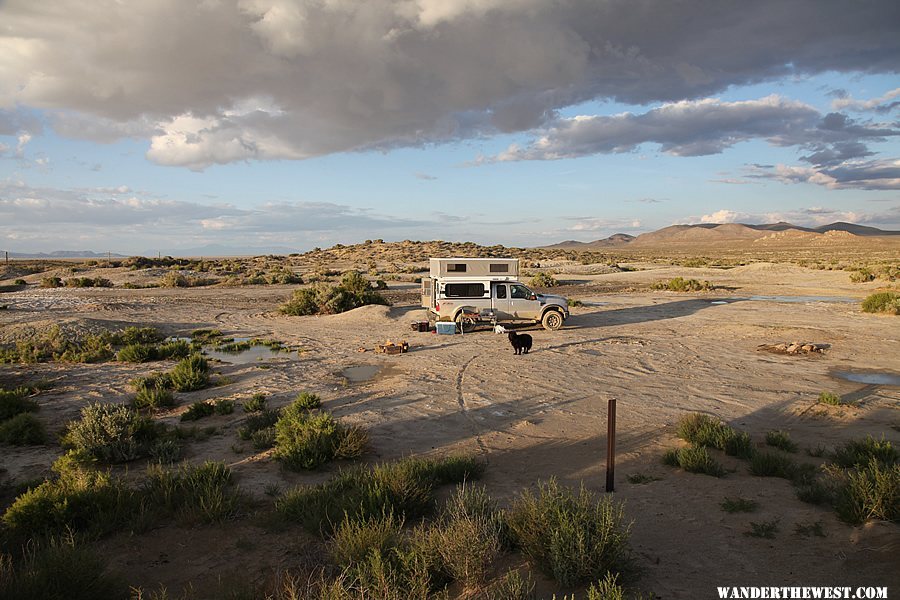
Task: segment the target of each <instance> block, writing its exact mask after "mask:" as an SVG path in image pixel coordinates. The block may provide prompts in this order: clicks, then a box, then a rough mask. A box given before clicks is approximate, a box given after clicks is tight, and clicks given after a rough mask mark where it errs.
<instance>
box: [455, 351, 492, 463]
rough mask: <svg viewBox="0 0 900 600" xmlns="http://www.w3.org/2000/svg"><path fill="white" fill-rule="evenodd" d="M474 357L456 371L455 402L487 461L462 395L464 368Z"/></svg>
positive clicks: (473, 421)
mask: <svg viewBox="0 0 900 600" xmlns="http://www.w3.org/2000/svg"><path fill="white" fill-rule="evenodd" d="M476 358H478V355H477V354H476V355H475V356H473V357H472V358H470V359H469V360H467V361H466V362H465V363H463V366H462V367H460V368H459V371H457V373H456V402H457V403H458V404H459V409H460V410H461V411H462V414H463V416H464V417H465V418H466V420H467V421H468V422H469V424H470V425H471V426H472V434H473V435H474V436H475V441H476V442H477V443H478V449H479V451H480V452H481V454H482V455H484V458H485V461H486V462H487V461H488V450H487V446H485V444H484V440H482V439H481V435H480V434H479V433H478V430H479V426H478V423H476V422H475V419H473V418H472V415H470V414H469V407H468V406H466V399H465V398H464V397H463V391H462V381H463V376H464V375H465V374H466V369H468V368H469V365H471V364H472V363H473V362H474V361H475V359H476Z"/></svg>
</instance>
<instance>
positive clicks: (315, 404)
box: [291, 392, 322, 410]
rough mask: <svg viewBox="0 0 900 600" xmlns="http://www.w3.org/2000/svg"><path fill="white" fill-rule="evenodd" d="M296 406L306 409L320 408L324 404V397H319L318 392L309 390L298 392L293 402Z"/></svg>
mask: <svg viewBox="0 0 900 600" xmlns="http://www.w3.org/2000/svg"><path fill="white" fill-rule="evenodd" d="M291 406H294V407H296V408H302V409H306V410H311V409H313V408H319V407H320V406H322V399H321V398H319V396H317V395H316V394H310V393H309V392H300V393H299V394H297V397H296V398H294V402H293V403H292V404H291Z"/></svg>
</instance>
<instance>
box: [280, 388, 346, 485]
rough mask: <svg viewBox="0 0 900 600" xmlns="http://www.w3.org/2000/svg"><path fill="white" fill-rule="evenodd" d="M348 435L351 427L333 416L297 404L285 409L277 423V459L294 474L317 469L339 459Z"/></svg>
mask: <svg viewBox="0 0 900 600" xmlns="http://www.w3.org/2000/svg"><path fill="white" fill-rule="evenodd" d="M346 433H347V428H346V427H345V426H344V425H342V424H341V423H340V422H339V421H338V420H336V419H335V418H334V417H333V416H332V415H331V414H329V413H327V412H318V411H315V412H312V411H308V410H306V409H305V408H303V407H302V406H299V405H297V404H296V403H294V404H291V405H289V406H287V407H285V409H284V410H283V411H282V414H281V417H280V418H279V419H278V422H276V423H275V454H274V456H275V458H276V459H277V460H278V461H279V462H281V464H282V465H284V466H285V467H287V468H288V469H291V470H294V471H297V470H310V469H316V468H318V467H320V466H321V465H323V464H324V463H326V462H329V461H331V460H333V459H335V458H338V456H337V449H338V448H339V447H340V446H341V441H342V439H343V438H344V436H345V435H346ZM362 449H363V448H359V450H362ZM360 453H361V452H360ZM357 456H358V454H357ZM342 458H350V457H349V456H343V457H342Z"/></svg>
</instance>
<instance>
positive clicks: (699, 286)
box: [650, 277, 714, 292]
mask: <svg viewBox="0 0 900 600" xmlns="http://www.w3.org/2000/svg"><path fill="white" fill-rule="evenodd" d="M650 287H651V288H652V289H654V290H669V291H670V292H705V291H708V290H712V289H714V286H713V285H712V284H710V282H708V281H698V280H696V279H684V278H683V277H675V278H674V279H670V280H668V281H657V282H656V283H654V284H653V285H651V286H650Z"/></svg>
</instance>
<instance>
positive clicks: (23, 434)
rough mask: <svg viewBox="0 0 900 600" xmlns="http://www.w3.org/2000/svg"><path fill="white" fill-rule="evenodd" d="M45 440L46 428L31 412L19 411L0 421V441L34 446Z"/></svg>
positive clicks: (15, 444)
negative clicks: (19, 412) (13, 415)
mask: <svg viewBox="0 0 900 600" xmlns="http://www.w3.org/2000/svg"><path fill="white" fill-rule="evenodd" d="M46 441H47V430H46V428H44V424H43V423H41V421H40V419H38V418H37V417H35V416H34V415H32V414H31V413H21V414H18V415H16V416H15V417H13V418H11V419H7V420H6V421H2V422H0V443H3V444H12V445H14V446H35V445H38V444H43V443H45V442H46Z"/></svg>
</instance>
